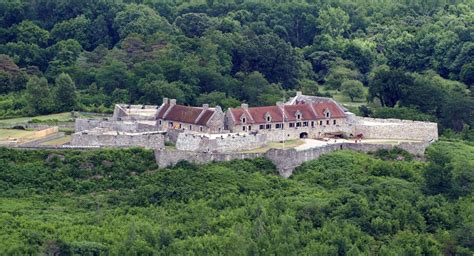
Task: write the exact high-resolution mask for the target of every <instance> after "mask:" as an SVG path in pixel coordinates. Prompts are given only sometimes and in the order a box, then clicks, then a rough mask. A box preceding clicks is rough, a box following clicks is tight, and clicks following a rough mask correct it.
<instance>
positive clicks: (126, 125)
mask: <svg viewBox="0 0 474 256" xmlns="http://www.w3.org/2000/svg"><path fill="white" fill-rule="evenodd" d="M96 127H99V128H107V129H110V130H114V131H119V132H150V131H157V130H158V127H157V126H154V125H148V124H144V123H140V122H123V121H113V120H111V121H109V120H100V119H83V118H78V119H76V122H75V125H74V129H75V131H76V132H81V131H85V130H91V129H93V128H96Z"/></svg>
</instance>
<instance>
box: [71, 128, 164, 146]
mask: <svg viewBox="0 0 474 256" xmlns="http://www.w3.org/2000/svg"><path fill="white" fill-rule="evenodd" d="M71 145H73V146H100V147H145V148H151V149H163V148H164V147H165V138H164V136H163V134H160V133H145V134H115V135H112V134H88V133H84V132H77V133H74V134H73V135H72V140H71Z"/></svg>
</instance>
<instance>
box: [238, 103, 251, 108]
mask: <svg viewBox="0 0 474 256" xmlns="http://www.w3.org/2000/svg"><path fill="white" fill-rule="evenodd" d="M240 107H241V108H243V109H248V108H249V104H247V103H242V104H240Z"/></svg>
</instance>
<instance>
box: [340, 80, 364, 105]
mask: <svg viewBox="0 0 474 256" xmlns="http://www.w3.org/2000/svg"><path fill="white" fill-rule="evenodd" d="M341 90H342V93H343V94H345V95H347V96H348V97H349V98H350V99H351V101H354V99H357V98H362V97H364V85H363V84H362V83H361V82H360V81H357V80H347V81H344V82H343V83H342V85H341Z"/></svg>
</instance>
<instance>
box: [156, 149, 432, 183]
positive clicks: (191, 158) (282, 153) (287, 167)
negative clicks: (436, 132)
mask: <svg viewBox="0 0 474 256" xmlns="http://www.w3.org/2000/svg"><path fill="white" fill-rule="evenodd" d="M429 145H430V143H428V142H403V143H400V144H399V145H391V144H366V143H334V144H328V145H326V146H322V147H315V148H311V149H307V150H301V151H297V150H295V149H270V150H268V151H267V152H265V153H205V152H191V151H179V150H178V151H165V150H156V151H155V157H156V161H157V164H158V166H159V167H160V168H165V167H168V166H171V165H174V164H176V163H177V162H179V161H182V160H185V161H188V162H193V163H198V164H204V163H209V162H212V161H229V160H233V159H253V158H257V157H266V158H268V159H269V160H270V161H272V162H273V163H274V164H275V166H276V168H277V170H278V172H279V173H280V175H281V176H283V177H289V176H291V174H292V173H293V171H294V169H295V168H296V167H298V166H299V165H301V164H302V163H304V162H306V161H310V160H314V159H317V158H319V157H320V156H321V155H324V154H327V153H330V152H333V151H336V150H342V149H349V150H355V151H361V152H373V151H376V150H378V149H393V148H395V147H399V148H402V149H404V150H406V151H408V152H410V153H411V154H414V155H417V156H423V154H424V151H425V149H426V148H427V147H428V146H429Z"/></svg>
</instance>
